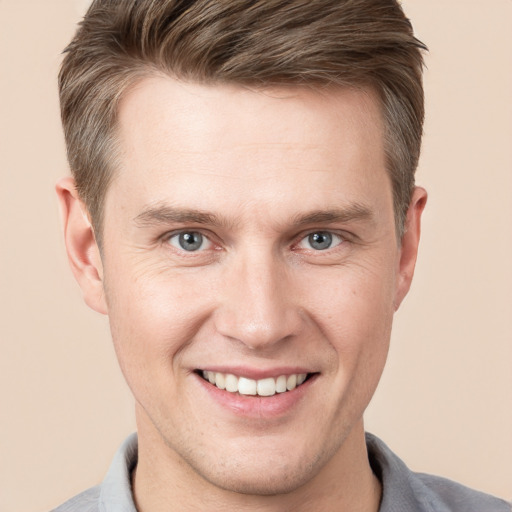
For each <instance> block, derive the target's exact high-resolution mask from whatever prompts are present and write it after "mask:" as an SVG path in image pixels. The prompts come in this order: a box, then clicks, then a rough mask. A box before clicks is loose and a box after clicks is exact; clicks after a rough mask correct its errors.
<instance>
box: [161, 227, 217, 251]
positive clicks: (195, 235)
mask: <svg viewBox="0 0 512 512" xmlns="http://www.w3.org/2000/svg"><path fill="white" fill-rule="evenodd" d="M169 243H170V244H171V245H172V246H173V247H176V249H182V250H184V251H187V252H194V251H200V250H204V249H208V248H209V247H210V244H211V242H210V241H209V240H208V239H207V238H206V237H205V236H203V235H202V234H201V233H199V232H197V231H182V232H181V233H177V234H175V235H173V236H171V237H170V238H169Z"/></svg>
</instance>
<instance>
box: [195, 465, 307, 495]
mask: <svg viewBox="0 0 512 512" xmlns="http://www.w3.org/2000/svg"><path fill="white" fill-rule="evenodd" d="M226 469H227V468H226ZM312 473H313V474H312ZM314 473H315V472H314V471H313V468H311V467H309V468H305V467H300V468H284V469H283V468H280V469H279V471H275V469H274V470H271V469H269V468H268V467H264V465H261V464H257V465H255V466H254V467H248V466H245V467H244V468H243V469H241V468H237V467H236V466H235V467H234V468H232V469H231V470H226V471H225V472H221V471H218V468H215V471H214V472H213V471H212V474H211V475H210V474H203V475H202V476H203V478H205V479H206V480H208V481H209V482H210V483H211V484H213V485H214V486H216V487H218V488H220V489H224V490H226V491H230V492H234V493H237V494H246V495H251V496H276V495H284V494H288V493H291V492H293V491H295V490H297V489H298V488H300V487H302V486H303V485H304V484H305V483H307V482H308V481H309V480H311V479H312V478H313V476H314Z"/></svg>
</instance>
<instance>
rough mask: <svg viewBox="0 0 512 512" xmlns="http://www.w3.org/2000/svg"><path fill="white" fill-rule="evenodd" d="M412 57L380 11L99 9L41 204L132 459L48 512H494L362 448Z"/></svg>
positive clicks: (387, 282) (71, 74) (414, 244)
mask: <svg viewBox="0 0 512 512" xmlns="http://www.w3.org/2000/svg"><path fill="white" fill-rule="evenodd" d="M422 49H424V46H423V45H422V44H421V43H420V42H419V41H418V40H417V39H415V38H414V36H413V33H412V29H411V27H410V24H409V22H408V20H407V19H406V18H405V16H404V14H403V13H402V11H401V9H400V6H399V5H398V4H397V3H396V2H395V1H393V0H322V1H318V2H315V1H311V0H293V1H284V0H275V1H274V0H254V1H248V0H230V1H224V2H221V1H211V0H209V1H208V0H198V1H188V2H184V1H181V2H180V1H172V0H141V1H138V2H133V1H128V0H126V1H120V0H117V1H115V0H99V1H95V2H94V3H93V5H92V6H91V8H90V10H89V12H88V13H87V15H86V17H85V19H84V21H83V23H82V25H81V27H80V29H79V30H78V32H77V34H76V36H75V38H74V39H73V41H72V43H71V44H70V46H69V47H68V49H67V55H66V57H65V60H64V63H63V67H62V71H61V75H60V94H61V107H62V118H63V124H64V131H65V136H66V143H67V148H68V156H69V160H70V166H71V169H72V173H73V178H64V179H63V180H61V181H60V182H59V184H58V186H57V191H58V195H59V200H60V204H61V209H62V212H63V218H64V228H65V229H64V231H65V239H66V246H67V250H68V255H69V259H70V263H71V267H72V270H73V272H74V274H75V277H76V278H77V280H78V282H79V284H80V286H81V288H82V290H83V294H84V298H85V301H86V302H87V304H88V305H89V306H90V307H92V308H93V309H95V310H96V311H98V312H100V313H103V314H107V315H108V316H109V320H110V326H111V331H112V338H113V341H114V345H115V349H116V353H117V356H118V359H119V363H120V366H121V369H122V371H123V373H124V375H125V378H126V380H127V382H128V385H129V386H130V388H131V390H132V392H133V395H134V398H135V403H136V419H137V430H138V433H137V434H138V436H137V437H135V436H132V437H131V438H129V439H128V440H127V441H126V442H125V443H124V445H123V446H122V447H121V449H120V451H119V452H118V454H117V455H116V458H115V459H114V461H113V463H112V466H111V469H110V470H109V473H108V474H107V477H106V478H105V480H104V482H103V483H102V484H101V485H100V486H98V487H95V488H93V489H90V490H88V491H85V492H84V493H82V494H81V495H79V496H77V497H75V498H73V499H72V500H70V501H69V502H67V503H66V504H64V505H62V506H61V507H59V508H58V509H57V510H58V511H59V512H63V511H75V510H76V511H96V510H102V511H118V510H119V511H121V510H122V511H134V510H139V511H142V512H157V511H160V510H166V511H168V510H179V511H182V510H183V511H186V510H205V511H213V510H215V511H217V510H224V509H230V510H265V511H282V510H294V511H301V510H320V511H331V510H332V511H345V510H346V511H365V512H366V511H377V510H380V511H381V512H389V511H433V510H435V511H484V510H485V511H509V510H510V506H509V505H507V504H506V503H505V502H503V501H501V500H499V499H496V498H493V497H490V496H486V495H483V494H480V493H477V492H475V491H471V490H469V489H467V488H464V487H462V486H459V485H458V484H455V483H452V482H449V481H447V480H443V479H440V478H436V477H430V476H425V475H416V474H414V473H411V472H410V471H409V470H408V469H407V468H406V467H405V466H404V464H403V463H402V462H401V461H400V460H399V459H398V458H397V457H396V456H395V455H394V454H393V453H391V452H390V451H389V449H388V448H387V447H386V446H385V445H384V444H383V443H382V442H381V441H380V440H378V439H377V438H375V437H373V436H371V435H365V432H364V426H363V419H362V418H363V412H364V410H365V408H366V406H367V405H368V402H369V401H370V399H371V397H372V395H373V393H374V391H375V388H376V386H377V383H378V380H379V378H380V375H381V372H382V370H383V367H384V363H385V359H386V355H387V350H388V345H389V339H390V332H391V325H392V319H393V314H394V312H395V311H396V310H397V309H398V307H399V305H400V303H401V302H402V300H403V298H404V297H405V295H406V294H407V291H408V289H409V286H410V284H411V280H412V275H413V271H414V265H415V261H416V254H417V249H418V243H419V236H420V219H421V214H422V211H423V208H424V206H425V202H426V192H425V191H424V190H423V189H421V188H419V187H415V185H414V171H415V169H416V166H417V162H418V157H419V151H420V142H421V133H422V122H423V91H422V85H421V70H422V56H421V50H422Z"/></svg>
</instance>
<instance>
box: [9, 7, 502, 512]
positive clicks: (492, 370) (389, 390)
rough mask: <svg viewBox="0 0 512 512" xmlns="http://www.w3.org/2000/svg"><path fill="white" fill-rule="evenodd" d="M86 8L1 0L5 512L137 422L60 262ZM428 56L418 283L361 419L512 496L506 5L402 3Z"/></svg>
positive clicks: (34, 505) (84, 468)
mask: <svg viewBox="0 0 512 512" xmlns="http://www.w3.org/2000/svg"><path fill="white" fill-rule="evenodd" d="M86 3H87V2H86V1H85V2H84V1H72V0H44V1H41V0H0V22H1V27H2V29H1V30H0V58H1V67H0V83H1V91H0V93H1V94H0V102H1V103H0V105H1V114H0V126H1V133H0V148H1V160H0V172H1V186H0V226H1V237H0V249H1V261H0V279H1V282H0V295H1V296H0V300H1V302H0V314H1V331H0V335H1V338H0V350H1V354H0V414H1V422H0V425H1V431H0V511H1V512H29V511H45V510H49V509H50V508H52V507H53V506H55V505H57V504H58V503H60V502H62V501H63V500H64V499H66V498H67V497H69V496H71V495H72V494H74V493H77V492H78V491H80V490H82V489H84V488H86V487H88V486H90V485H93V484H95V483H97V482H98V481H100V480H101V478H102V476H103V474H104V472H105V470H106V468H107V466H108V464H109V461H110V459H111V457H112V454H113V452H114V451H115V450H116V448H117V446H118V445H119V443H120V442H121V440H122V439H123V438H124V437H125V436H126V435H127V434H128V433H129V432H131V431H132V430H133V429H134V421H133V414H132V403H131V398H130V395H129V393H128V391H127V389H126V387H125V384H124V382H123V380H122V378H121V376H120V372H119V370H118V369H117V365H116V362H115V358H114V354H113V350H112V348H111V344H110V340H109V333H108V326H107V321H106V319H105V318H103V317H101V316H99V315H97V314H95V313H93V312H92V311H89V310H88V309H87V308H86V307H85V306H84V305H83V303H82V300H81V296H80V292H79V290H78V287H77V286H76V285H75V283H74V282H73V279H72V277H71V273H70V272H69V270H68V268H67V262H66V259H65V256H64V247H63V243H62V241H61V234H60V226H59V220H58V212H57V206H56V201H55V197H54V192H53V185H54V183H55V181H56V179H57V178H58V177H60V176H61V175H64V174H65V173H66V172H67V166H66V161H65V156H64V147H63V142H62V135H61V131H60V124H59V115H58V105H57V90H56V75H57V70H58V66H59V62H60V59H61V57H60V55H59V53H60V51H61V50H62V48H63V47H64V46H65V44H66V43H67V42H68V40H69V39H70V37H71V35H72V33H73V31H74V24H75V23H76V21H77V20H78V18H79V15H80V13H81V12H83V9H84V6H85V4H86ZM404 6H405V9H406V11H407V12H408V14H409V16H410V17H411V18H412V20H413V22H414V25H415V28H416V33H417V34H418V36H419V37H420V38H421V39H422V40H424V41H425V42H426V43H427V44H428V45H429V47H430V55H429V56H428V57H427V63H428V70H427V73H426V84H425V85H426V91H427V109H428V118H427V123H426V135H425V143H424V151H423V157H422V162H421V167H420V169H419V173H418V182H419V183H420V184H423V185H425V186H426V187H427V188H428V190H429V192H430V200H429V204H428V210H427V212H426V214H425V222H424V236H423V242H422V250H421V254H420V260H419V263H418V268H417V275H416V280H415V283H414V285H413V289H412V291H411V293H410V296H409V298H408V300H407V301H406V303H405V304H404V306H403V308H402V310H401V311H400V312H399V313H398V315H397V319H396V325H395V330H394V333H393V343H392V350H391V354H390V360H389V364H388V367H387V370H386V371H385V374H384V377H383V381H382V383H381V387H380V389H379V391H378V392H377V395H376V396H375V399H374V401H373V403H372V405H371V406H370V409H369V411H368V415H367V427H368V429H369V430H371V431H373V432H374V433H376V434H378V435H379V436H381V437H382V438H383V439H385V440H386V442H387V443H388V444H389V445H390V446H391V447H392V448H393V449H394V450H395V451H396V452H397V453H398V454H400V455H401V456H402V457H403V458H404V459H405V460H406V461H407V463H408V464H409V465H410V467H412V468H413V469H416V470H421V471H426V472H432V473H438V474H443V475H445V476H448V477H450V478H452V479H455V480H458V481H461V482H463V483H465V484H467V485H469V486H473V487H477V488H480V489H482V490H485V491H487V492H491V493H494V494H497V495H499V496H502V497H505V498H507V499H512V469H511V468H512V466H511V461H512V149H511V148H512V99H511V93H512V57H511V55H512V29H511V27H512V1H510V0H493V1H492V2H482V1H481V0H473V1H470V0H458V1H457V0H409V1H406V2H404Z"/></svg>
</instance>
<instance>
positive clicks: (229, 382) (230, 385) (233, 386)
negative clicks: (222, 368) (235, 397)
mask: <svg viewBox="0 0 512 512" xmlns="http://www.w3.org/2000/svg"><path fill="white" fill-rule="evenodd" d="M226 391H229V392H230V393H236V392H237V391H238V379H237V378H236V377H235V376H234V375H231V374H230V373H228V374H227V375H226Z"/></svg>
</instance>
